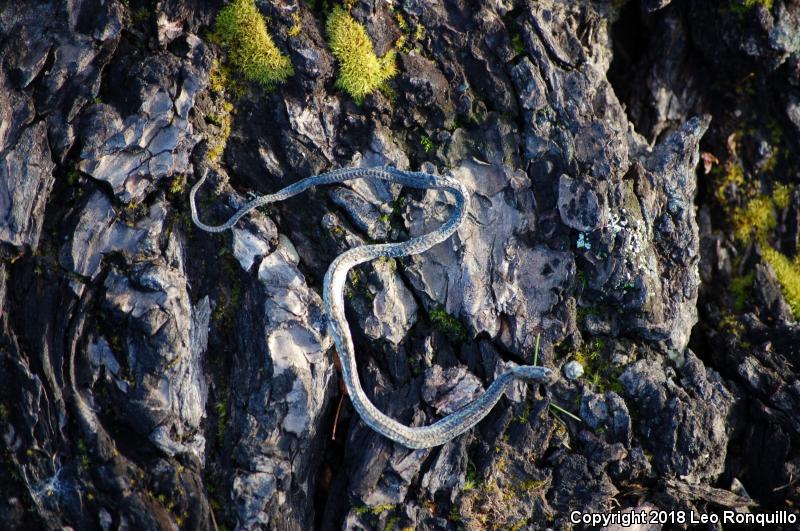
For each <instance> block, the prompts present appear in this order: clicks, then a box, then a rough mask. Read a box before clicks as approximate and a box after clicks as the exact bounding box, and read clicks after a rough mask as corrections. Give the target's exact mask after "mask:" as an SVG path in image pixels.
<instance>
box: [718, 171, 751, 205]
mask: <svg viewBox="0 0 800 531" xmlns="http://www.w3.org/2000/svg"><path fill="white" fill-rule="evenodd" d="M715 171H716V173H717V186H716V188H715V190H714V197H716V199H717V202H719V204H720V205H722V206H723V207H727V205H728V204H729V202H730V197H731V196H732V195H733V194H735V193H736V191H737V190H739V189H741V188H742V187H743V186H744V183H745V181H744V168H742V165H741V164H739V163H733V162H728V163H727V164H726V165H725V167H724V168H721V169H719V170H715Z"/></svg>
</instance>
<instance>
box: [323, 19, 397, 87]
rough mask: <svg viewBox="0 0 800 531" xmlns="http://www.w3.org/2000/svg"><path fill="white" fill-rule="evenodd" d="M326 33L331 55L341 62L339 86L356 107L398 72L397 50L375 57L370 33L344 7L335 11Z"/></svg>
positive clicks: (326, 26)
mask: <svg viewBox="0 0 800 531" xmlns="http://www.w3.org/2000/svg"><path fill="white" fill-rule="evenodd" d="M325 29H326V32H327V34H328V41H329V44H330V48H331V51H332V52H333V55H334V56H335V57H336V59H337V60H338V61H339V77H338V78H337V80H336V86H337V87H338V88H340V89H342V90H344V91H345V92H347V93H348V94H350V96H352V97H353V99H354V100H355V101H356V103H361V102H362V101H364V97H366V96H367V95H368V94H371V93H372V92H374V91H375V90H376V89H378V88H380V86H381V85H383V84H385V82H386V81H387V80H388V79H389V78H391V77H392V76H394V75H395V73H396V72H397V69H396V67H395V52H394V50H391V51H389V52H388V53H387V54H386V55H384V56H383V57H381V58H379V57H378V56H377V55H375V51H374V49H373V46H372V41H370V40H369V36H368V35H367V31H366V30H365V29H364V27H363V26H362V25H361V24H359V23H358V22H356V20H355V19H354V18H353V17H352V16H350V14H349V13H348V12H347V11H345V10H344V9H343V8H342V7H340V6H336V7H335V8H334V9H333V11H331V14H330V16H329V17H328V21H327V23H326V24H325Z"/></svg>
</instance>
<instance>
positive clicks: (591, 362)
mask: <svg viewBox="0 0 800 531" xmlns="http://www.w3.org/2000/svg"><path fill="white" fill-rule="evenodd" d="M605 348H606V342H605V340H603V339H595V340H594V341H592V342H590V343H588V344H587V345H584V346H583V347H582V348H581V349H579V350H578V351H576V352H575V353H574V354H573V355H572V357H573V359H574V360H575V361H577V362H578V363H580V364H581V365H582V366H583V374H584V380H585V381H587V382H589V383H590V384H591V385H592V386H593V387H594V388H595V390H596V391H597V392H598V393H604V392H606V391H614V392H615V393H617V394H619V393H621V392H622V383H621V382H620V380H619V377H620V375H621V374H622V368H621V367H616V366H614V365H611V363H609V362H608V361H607V360H606V357H605V355H604V352H603V351H604V350H605Z"/></svg>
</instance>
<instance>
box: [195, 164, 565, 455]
mask: <svg viewBox="0 0 800 531" xmlns="http://www.w3.org/2000/svg"><path fill="white" fill-rule="evenodd" d="M206 175H207V174H203V176H202V177H201V178H200V180H199V181H198V182H197V183H196V184H195V185H194V186H193V187H192V190H191V192H190V194H189V202H190V207H191V211H192V220H193V221H194V223H195V225H197V226H198V227H199V228H200V229H202V230H204V231H208V232H222V231H224V230H226V229H230V228H231V227H233V226H234V225H235V224H236V223H237V222H238V221H239V220H240V219H241V218H242V217H243V216H245V215H246V214H247V213H249V212H250V211H252V210H253V209H255V208H258V207H260V206H262V205H266V204H268V203H274V202H277V201H282V200H284V199H288V198H289V197H292V196H294V195H297V194H299V193H301V192H303V191H305V190H308V189H309V188H312V187H315V186H319V185H325V184H333V183H341V182H344V181H349V180H353V179H380V180H383V181H389V182H392V183H398V184H401V185H404V186H409V187H412V188H420V189H439V190H444V191H447V192H450V193H451V194H453V195H454V196H455V199H456V201H455V205H454V212H453V215H452V216H451V217H450V219H448V220H447V221H446V222H445V223H444V224H443V225H442V226H441V227H440V228H439V229H437V230H435V231H432V232H430V233H428V234H424V235H422V236H419V237H417V238H412V239H410V240H408V241H405V242H399V243H384V244H377V245H361V246H359V247H355V248H353V249H350V250H348V251H345V252H344V253H342V254H340V255H339V256H337V257H336V258H335V259H334V260H333V262H332V263H331V265H330V267H329V268H328V271H327V273H326V274H325V280H324V283H323V303H324V307H325V312H326V314H327V317H328V331H329V333H330V334H331V336H332V337H333V340H334V343H335V344H336V349H337V351H338V353H339V357H340V360H341V367H342V377H343V378H344V383H345V385H346V387H347V391H348V393H349V395H350V399H351V400H352V403H353V407H355V409H356V411H357V412H358V414H359V415H360V416H361V418H362V419H363V420H364V422H365V423H366V424H367V425H368V426H370V427H371V428H372V429H374V430H375V431H377V432H378V433H381V434H383V435H384V436H386V437H388V438H389V439H392V440H393V441H396V442H398V443H400V444H402V445H404V446H406V447H408V448H414V449H418V448H430V447H432V446H438V445H441V444H444V443H446V442H448V441H450V440H451V439H453V438H454V437H456V436H458V435H460V434H462V433H464V432H465V431H467V430H469V429H470V428H472V427H473V426H474V425H475V424H477V423H478V422H479V421H480V420H481V419H483V418H484V417H485V416H486V415H487V414H488V413H489V411H491V409H492V408H493V407H494V405H495V404H496V403H497V402H498V401H499V400H500V398H501V397H502V396H503V394H504V393H505V392H506V390H507V389H508V388H509V386H510V385H511V384H512V383H513V381H514V380H527V381H532V382H547V381H549V380H550V378H551V377H552V375H553V371H552V370H551V369H548V368H545V367H539V366H532V365H522V366H516V367H514V368H512V369H510V370H508V371H506V372H504V373H502V374H501V375H500V376H498V377H497V378H496V379H495V380H494V382H493V383H492V384H491V385H490V386H489V388H488V389H487V390H486V392H485V393H484V394H483V395H481V396H480V397H478V398H477V399H475V400H474V401H473V402H470V403H469V404H467V405H465V406H464V407H462V408H461V409H459V410H457V411H455V412H453V413H451V414H450V415H447V416H445V417H444V418H442V419H440V420H438V421H436V422H434V423H433V424H431V425H428V426H420V427H411V426H406V425H404V424H401V423H400V422H398V421H396V420H394V419H393V418H391V417H389V416H387V415H385V414H384V413H382V412H381V411H380V410H379V409H378V408H377V407H375V405H374V404H373V403H372V402H371V401H370V399H369V398H368V397H367V395H366V393H365V392H364V390H363V388H362V387H361V382H360V380H359V376H358V369H357V366H356V357H355V349H354V347H353V338H352V336H351V335H350V329H349V327H348V325H347V320H346V318H345V312H344V285H345V281H346V280H347V273H348V271H350V269H352V268H353V267H355V266H357V265H358V264H363V263H364V262H369V261H370V260H374V259H376V258H380V257H388V258H398V257H401V256H409V255H413V254H419V253H421V252H423V251H425V250H427V249H430V248H431V247H432V246H434V245H436V244H437V243H441V242H443V241H445V240H446V239H447V238H449V237H450V236H451V235H452V234H453V233H454V232H455V231H456V230H457V229H458V227H459V226H460V225H461V223H462V221H463V220H464V217H465V216H466V213H467V210H468V208H469V195H468V193H467V191H466V189H465V188H464V186H463V185H462V184H461V183H460V182H458V181H457V180H456V179H453V178H451V177H444V176H438V175H431V174H428V173H424V172H411V171H402V170H398V169H396V168H393V167H377V168H343V169H339V170H334V171H331V172H328V173H323V174H320V175H315V176H312V177H308V178H306V179H302V180H300V181H298V182H296V183H294V184H292V185H289V186H287V187H286V188H284V189H282V190H280V191H279V192H277V193H274V194H269V195H264V196H260V197H256V198H255V199H253V200H251V201H249V202H248V203H246V204H245V205H244V206H243V207H241V208H240V209H239V210H238V211H237V212H236V213H235V214H234V215H233V216H231V217H230V219H228V221H226V222H225V223H223V224H222V225H217V226H209V225H206V224H204V223H203V222H201V221H200V219H199V218H198V215H197V208H196V205H195V196H196V194H197V190H198V189H199V188H200V186H202V184H203V182H204V181H205V179H206Z"/></svg>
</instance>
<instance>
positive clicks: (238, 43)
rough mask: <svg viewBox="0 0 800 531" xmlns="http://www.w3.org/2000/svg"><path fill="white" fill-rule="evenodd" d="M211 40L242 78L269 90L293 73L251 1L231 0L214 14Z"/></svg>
mask: <svg viewBox="0 0 800 531" xmlns="http://www.w3.org/2000/svg"><path fill="white" fill-rule="evenodd" d="M214 38H215V40H217V41H218V42H219V43H220V44H222V46H223V47H224V48H225V49H226V50H227V52H228V57H229V58H230V61H231V63H232V64H233V65H234V66H235V67H236V68H237V69H238V70H239V71H241V73H242V75H243V76H244V77H245V79H247V80H249V81H255V82H257V83H260V84H262V85H264V86H265V87H268V88H271V87H273V86H275V85H276V84H278V83H281V82H283V81H285V80H286V78H288V77H289V76H291V75H292V74H293V73H294V69H293V68H292V64H291V62H290V61H289V57H288V56H286V55H284V54H282V53H281V52H280V50H278V47H277V46H275V42H274V41H273V40H272V37H271V36H270V35H269V33H268V32H267V25H266V23H265V22H264V18H263V17H262V16H261V13H259V11H258V9H257V8H256V5H255V2H254V0H233V2H231V3H230V4H228V5H227V6H225V7H224V8H222V10H220V12H219V14H217V19H216V26H215V32H214Z"/></svg>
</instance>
